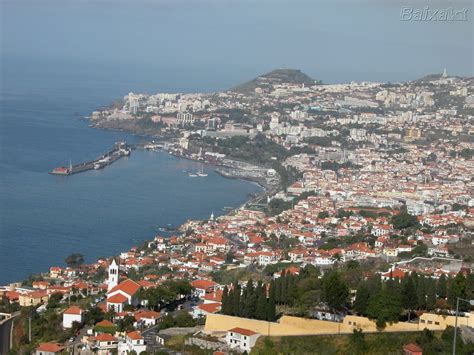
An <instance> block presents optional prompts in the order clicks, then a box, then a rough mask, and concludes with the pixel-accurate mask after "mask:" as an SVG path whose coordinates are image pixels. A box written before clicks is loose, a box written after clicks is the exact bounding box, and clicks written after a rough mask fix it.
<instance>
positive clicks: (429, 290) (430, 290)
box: [426, 279, 436, 311]
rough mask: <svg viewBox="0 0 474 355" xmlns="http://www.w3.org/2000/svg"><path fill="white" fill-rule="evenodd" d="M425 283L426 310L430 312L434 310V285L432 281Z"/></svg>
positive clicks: (428, 280)
mask: <svg viewBox="0 0 474 355" xmlns="http://www.w3.org/2000/svg"><path fill="white" fill-rule="evenodd" d="M426 281H427V282H426V310H428V311H432V310H434V309H435V308H436V283H435V281H434V280H433V279H427V280H426Z"/></svg>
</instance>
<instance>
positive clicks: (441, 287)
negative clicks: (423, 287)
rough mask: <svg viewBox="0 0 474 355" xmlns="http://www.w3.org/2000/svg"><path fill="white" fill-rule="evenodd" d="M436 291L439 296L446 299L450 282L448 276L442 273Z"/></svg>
mask: <svg viewBox="0 0 474 355" xmlns="http://www.w3.org/2000/svg"><path fill="white" fill-rule="evenodd" d="M436 293H437V294H438V297H439V298H443V299H446V296H447V294H448V284H447V279H446V276H445V275H444V274H441V276H440V277H439V279H438V284H437V285H436Z"/></svg>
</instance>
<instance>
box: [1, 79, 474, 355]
mask: <svg viewBox="0 0 474 355" xmlns="http://www.w3.org/2000/svg"><path fill="white" fill-rule="evenodd" d="M473 85H474V82H473V80H472V79H464V78H456V77H449V76H448V75H447V74H446V72H445V73H444V74H443V75H440V76H436V77H435V78H431V79H430V80H429V81H424V80H420V81H414V82H408V83H401V84H380V83H350V84H337V85H314V86H304V85H298V84H285V83H281V82H278V83H273V84H271V85H268V83H266V85H264V86H263V87H257V88H255V89H254V90H253V91H252V92H247V93H242V92H234V91H227V92H222V93H215V94H156V95H137V94H132V93H130V94H129V95H127V96H126V97H124V100H123V103H122V104H121V106H120V105H119V106H117V107H113V108H110V109H107V110H104V111H100V112H95V113H94V114H93V117H92V119H93V120H104V119H105V120H140V119H144V118H147V119H148V118H149V119H151V120H152V121H153V122H160V123H161V124H162V125H163V127H164V128H163V130H164V131H167V130H178V131H179V132H180V133H181V134H182V137H183V138H182V139H181V140H180V142H179V145H180V149H182V150H184V151H186V150H188V149H189V146H188V144H189V141H188V140H187V139H186V137H188V136H190V135H191V134H195V133H197V134H198V135H200V136H202V137H205V136H207V137H211V138H215V139H226V138H228V137H232V136H239V135H242V136H249V137H252V136H253V135H256V134H262V135H265V136H266V138H267V139H270V140H272V141H273V142H275V143H277V144H280V145H281V146H282V147H284V148H286V149H291V148H294V147H297V148H302V149H303V150H304V153H299V154H295V155H292V156H290V157H289V158H287V159H286V160H285V161H284V162H281V163H282V165H283V166H284V167H285V168H291V169H294V170H296V171H297V172H298V173H299V174H300V175H299V176H300V178H299V179H298V180H297V181H295V182H293V183H292V184H290V186H288V187H287V188H286V189H281V191H278V192H276V193H275V194H273V195H272V196H270V197H269V202H270V201H271V200H272V199H279V200H282V201H284V202H286V203H287V204H289V205H291V208H288V209H286V210H282V211H280V212H279V213H278V214H277V215H274V216H269V215H267V214H266V213H265V212H264V211H262V210H254V209H250V208H247V207H243V208H240V209H238V210H235V211H233V212H232V213H230V214H228V215H224V216H221V217H219V218H217V219H215V218H214V217H213V216H211V218H210V219H209V220H207V221H188V222H186V223H185V224H184V225H183V226H181V228H180V230H181V231H182V232H180V233H178V234H177V235H173V236H170V237H163V236H156V237H155V238H154V239H153V240H152V241H150V242H149V243H148V244H147V245H146V247H140V248H138V247H133V248H131V249H130V250H129V251H127V252H123V253H121V254H120V255H119V256H118V258H116V259H113V260H105V259H101V260H98V261H97V262H96V263H93V264H89V265H82V266H81V267H80V268H74V269H73V268H63V267H51V269H50V270H49V273H48V274H47V275H43V280H42V281H36V282H33V283H32V286H31V287H26V286H21V285H20V284H12V285H9V286H5V287H1V288H0V295H2V296H3V297H6V298H7V299H8V300H10V301H11V302H18V303H19V304H20V306H39V307H40V308H41V307H44V304H46V303H47V301H48V299H49V298H50V297H51V295H53V294H56V293H61V294H63V295H64V300H67V299H68V298H69V297H70V296H71V295H75V294H78V293H81V294H83V295H105V296H104V297H103V299H101V298H100V297H99V296H98V297H99V298H98V300H97V305H98V306H99V307H101V308H102V309H103V311H104V312H108V311H113V312H115V318H114V322H117V321H118V320H120V319H123V318H124V317H133V318H134V326H135V327H136V329H146V328H148V327H153V326H155V325H156V324H158V323H159V322H160V319H161V317H162V315H161V313H160V312H156V311H153V310H150V309H148V308H147V302H146V300H143V299H140V298H139V297H138V294H139V291H140V290H147V289H150V288H154V287H157V286H159V285H161V284H162V283H163V282H165V281H167V280H179V279H182V280H189V281H190V283H191V286H192V287H193V297H195V299H196V300H197V302H196V303H195V304H193V305H192V306H191V307H190V308H188V309H186V311H187V312H189V314H191V315H192V316H193V318H195V319H201V318H203V317H206V316H208V315H209V314H214V313H218V312H219V311H220V309H221V302H222V294H223V289H224V287H225V286H228V287H232V285H225V284H222V283H219V282H217V280H216V279H214V276H213V275H214V273H215V272H216V271H220V270H224V269H227V270H229V269H234V268H248V267H250V266H251V267H252V268H254V269H255V268H256V269H257V270H260V271H262V270H264V269H265V268H266V267H268V266H269V265H274V264H283V265H285V263H286V264H288V265H287V267H285V266H284V267H283V269H286V270H287V272H291V273H293V274H297V273H298V272H299V269H300V268H301V267H304V266H305V265H308V264H310V265H314V266H317V267H320V268H322V269H324V268H329V267H332V266H333V265H334V264H337V263H344V262H347V261H349V260H358V261H360V262H364V261H366V260H375V259H381V260H384V261H388V262H389V263H391V271H390V276H387V275H388V274H383V275H382V277H386V278H388V277H393V275H399V276H400V277H402V275H404V273H405V272H407V271H417V272H418V273H423V274H427V275H430V276H431V277H435V278H438V277H440V275H442V274H446V275H455V274H457V273H458V272H459V271H460V270H462V269H463V268H468V269H471V265H470V264H469V263H464V262H463V261H462V260H458V259H454V258H453V255H452V251H451V247H452V246H453V245H456V243H459V242H460V241H463V240H472V235H470V232H469V228H472V226H473V225H474V199H473V196H472V191H473V188H474V181H473V179H472V177H473V176H474V164H472V153H473V152H474V144H473V143H472V132H473V129H472V122H473V121H472V115H473V111H472V110H473V108H474V100H473V94H474V92H473ZM235 112H241V113H242V116H241V117H240V118H241V120H240V121H239V120H237V119H236V118H235V117H236V116H235ZM201 153H202V154H204V155H207V156H208V157H209V159H208V160H210V159H211V158H213V159H215V160H222V159H225V155H224V154H219V153H214V152H212V151H210V152H201ZM242 164H244V163H242ZM262 171H263V172H264V175H265V176H266V179H274V175H275V174H276V173H275V171H274V170H268V169H264V170H262ZM403 208H406V210H407V212H408V213H409V214H410V215H413V216H416V219H417V222H418V224H417V226H418V227H417V228H414V229H411V230H410V233H408V234H407V233H406V231H402V230H400V229H397V226H396V225H394V223H393V220H394V219H393V216H395V215H397V214H398V213H400V210H401V209H403ZM420 246H424V247H425V248H426V255H425V256H424V257H416V258H412V255H413V253H414V252H415V251H416V250H419V249H420ZM417 248H418V249H417ZM143 270H146V272H143ZM104 271H105V272H104ZM132 271H133V272H134V273H135V274H137V275H140V279H139V280H135V281H134V280H131V279H128V278H127V275H128V274H129V273H130V272H132ZM99 273H101V275H103V277H102V278H100V279H97V278H96V277H95V276H96V275H97V274H99ZM280 275H281V272H280V271H278V272H275V273H274V274H273V275H272V277H274V278H278V277H280ZM84 312H85V311H84V310H83V309H80V308H78V307H77V306H74V305H73V306H71V307H69V308H67V309H66V310H65V311H64V312H63V323H62V325H63V327H64V328H71V327H72V326H73V324H74V322H82V321H83V319H84V318H83V317H84ZM102 322H103V323H102V324H99V328H101V327H105V328H107V327H111V326H114V324H113V323H111V322H110V321H105V320H104V321H102ZM107 322H108V323H107ZM109 323H110V324H109ZM96 328H97V327H96ZM224 331H226V334H225V339H223V342H225V343H226V344H227V345H228V347H229V349H237V350H239V351H247V352H248V351H250V349H251V347H252V346H254V344H255V341H256V339H257V338H258V336H259V334H258V333H255V332H253V331H251V330H248V329H243V328H232V326H231V325H229V329H224ZM82 343H83V345H84V347H85V349H95V350H97V351H99V353H104V354H106V353H109V352H111V351H118V353H119V354H126V353H129V352H131V351H135V352H136V353H137V354H139V353H140V352H141V351H143V350H144V349H146V344H145V340H144V337H143V335H142V334H141V333H140V331H138V330H136V331H133V332H128V333H121V334H110V333H107V332H105V333H101V332H92V333H91V334H87V335H85V336H84V338H83V340H82ZM48 349H50V350H51V351H49V352H48ZM55 349H56V350H58V349H61V346H60V345H58V344H43V345H42V346H41V347H40V348H38V353H40V354H47V353H55V352H57V351H53V350H55ZM58 351H59V350H58Z"/></svg>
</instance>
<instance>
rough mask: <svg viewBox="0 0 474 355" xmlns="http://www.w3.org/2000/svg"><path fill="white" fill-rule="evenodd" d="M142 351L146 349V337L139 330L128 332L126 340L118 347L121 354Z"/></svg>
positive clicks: (125, 354)
mask: <svg viewBox="0 0 474 355" xmlns="http://www.w3.org/2000/svg"><path fill="white" fill-rule="evenodd" d="M142 351H146V345H145V338H143V336H142V335H141V333H140V332H139V331H133V332H130V333H127V335H126V336H125V341H122V342H120V344H119V347H118V353H119V355H127V354H130V353H131V352H135V353H136V354H140V353H141V352H142Z"/></svg>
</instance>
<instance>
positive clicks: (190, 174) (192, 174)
mask: <svg viewBox="0 0 474 355" xmlns="http://www.w3.org/2000/svg"><path fill="white" fill-rule="evenodd" d="M188 176H189V177H198V175H197V174H194V173H189V174H188Z"/></svg>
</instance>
